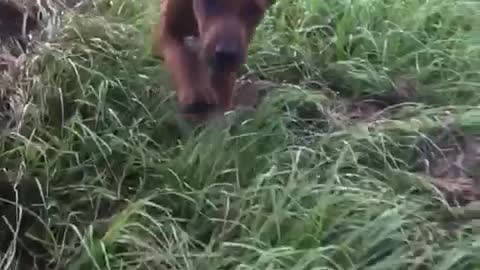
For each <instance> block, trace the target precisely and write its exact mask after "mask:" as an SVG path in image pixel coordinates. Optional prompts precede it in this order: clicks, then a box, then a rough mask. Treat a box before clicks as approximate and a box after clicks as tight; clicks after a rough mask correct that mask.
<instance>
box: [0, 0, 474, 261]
mask: <svg viewBox="0 0 480 270" xmlns="http://www.w3.org/2000/svg"><path fill="white" fill-rule="evenodd" d="M96 2H97V4H98V5H97V7H96V8H95V9H94V10H92V11H91V12H87V13H85V14H72V13H67V14H66V15H65V17H64V21H63V22H62V25H63V27H62V29H61V32H60V33H58V35H57V36H56V38H55V40H53V41H51V42H49V43H47V44H41V45H40V47H39V48H38V51H37V52H36V53H37V55H38V56H37V57H35V58H33V59H32V60H31V61H30V63H29V64H30V66H29V69H30V71H31V74H34V75H32V78H31V80H30V81H29V84H28V85H27V88H28V89H27V90H28V93H29V95H30V96H31V104H29V107H28V110H27V111H26V115H25V119H24V123H23V128H22V130H20V131H19V132H18V133H14V134H11V135H10V136H8V137H6V138H3V139H2V142H1V147H2V151H1V153H2V154H1V155H0V164H2V167H3V168H4V169H5V170H6V171H9V172H16V174H15V175H20V176H22V175H28V176H29V177H33V178H34V179H36V181H38V183H40V184H41V186H42V187H43V188H42V189H41V191H40V192H41V195H42V196H41V197H42V203H41V207H39V208H40V210H38V211H36V212H35V213H36V214H35V222H34V226H33V227H32V228H31V229H29V230H28V232H27V233H26V234H25V236H22V237H23V238H26V239H27V238H28V239H29V241H30V242H32V243H34V244H32V245H31V246H32V247H35V248H36V247H37V246H39V247H38V248H36V249H38V250H40V251H41V252H40V251H38V250H37V252H40V253H42V254H43V255H42V256H44V258H47V260H51V261H53V262H54V264H55V263H58V264H61V265H65V266H66V268H65V269H72V270H80V269H199V270H202V269H205V270H206V269H208V270H213V269H245V270H246V269H252V270H253V269H296V270H301V269H369V270H373V269H382V270H383V269H392V270H393V269H435V270H438V269H445V270H446V269H476V267H477V268H478V267H480V262H479V259H478V252H479V251H480V250H478V246H479V245H478V244H479V242H478V235H475V234H474V233H471V232H469V231H467V230H462V231H460V232H459V233H458V234H454V233H452V231H451V230H450V229H449V228H448V227H447V223H448V222H446V221H445V219H447V220H448V219H452V217H451V216H450V215H446V214H445V209H446V208H447V207H446V206H445V204H444V200H443V198H442V197H441V196H440V195H439V194H437V193H436V192H435V191H434V189H433V188H432V187H431V185H430V184H429V183H428V182H427V181H426V180H425V179H424V178H423V177H422V176H421V175H419V174H416V173H414V172H412V171H411V168H412V166H413V165H414V164H413V163H414V162H413V161H412V156H414V155H415V153H416V151H417V142H418V141H419V139H420V138H423V137H425V136H427V134H434V133H435V132H436V130H438V129H440V128H441V127H442V126H443V125H444V122H445V121H446V119H447V116H446V114H445V111H447V110H448V111H449V114H448V116H449V117H451V116H453V117H451V118H452V119H453V120H452V121H454V124H458V126H460V127H463V128H465V130H466V131H468V132H476V131H478V127H477V124H478V115H479V113H478V108H477V107H474V106H470V105H477V104H478V102H479V101H480V95H479V92H478V87H480V46H479V45H480V43H479V40H478V33H479V32H478V30H479V28H478V26H479V25H480V17H479V16H478V13H479V12H480V5H479V4H478V3H476V2H473V1H466V0H434V1H424V0H405V1H400V0H397V1H393V0H391V1H389V0H382V1H380V0H361V1H360V0H357V1H347V0H342V1H306V0H303V1H302V0H297V1H289V0H278V1H277V2H276V4H275V5H274V6H273V7H272V9H271V10H270V11H269V13H268V15H267V17H266V18H265V21H264V22H263V23H262V25H261V26H260V27H259V29H258V32H257V36H256V37H255V41H254V43H253V44H252V47H251V52H250V56H249V62H248V64H247V65H246V68H247V69H251V70H255V71H259V72H262V73H263V75H264V76H266V77H267V78H269V79H272V80H282V81H287V82H289V83H291V85H290V86H291V87H290V86H282V89H277V90H274V92H273V93H272V95H270V96H268V98H267V99H266V101H265V103H264V104H263V105H262V106H261V107H260V108H259V109H258V111H257V112H256V113H255V114H254V115H253V116H252V117H251V118H250V119H248V121H244V122H238V121H236V122H235V121H233V120H232V122H231V123H230V124H229V125H228V127H226V128H218V127H207V128H205V129H202V130H199V131H198V132H197V133H195V134H191V135H190V136H185V135H184V134H183V133H182V129H181V127H180V126H179V125H178V123H177V119H176V117H175V106H174V103H173V101H174V98H172V94H173V91H172V86H171V82H170V79H169V76H168V74H167V72H166V70H165V68H164V67H163V66H162V63H161V62H160V61H158V60H155V59H153V58H152V57H151V56H150V55H149V51H148V47H149V46H148V45H149V44H148V42H149V36H148V35H149V33H150V30H149V26H150V24H152V23H153V20H154V18H155V14H156V12H154V10H155V9H156V7H157V4H156V3H154V2H153V1H138V0H137V1H133V0H131V1H129V0H113V1H96ZM398 75H408V76H410V77H413V78H416V80H418V86H417V89H415V90H416V91H417V92H418V95H419V100H418V102H417V103H415V104H410V106H405V107H404V108H401V109H398V110H395V111H392V112H389V113H387V112H385V114H386V118H385V119H384V120H383V121H378V122H375V123H371V122H365V121H360V120H359V121H357V122H354V123H351V122H350V121H346V120H344V118H342V117H338V115H337V114H338V110H337V109H338V107H339V106H340V105H339V104H338V103H337V100H334V99H333V98H329V97H327V95H326V94H325V95H324V92H323V91H322V90H325V89H327V88H330V89H332V90H333V91H336V92H340V94H341V95H343V96H345V97H356V96H362V95H365V94H381V93H388V92H392V91H394V88H395V87H396V85H395V78H396V76H398ZM312 85H322V87H317V88H322V89H315V87H312ZM312 88H313V89H312ZM442 106H445V107H442ZM311 111H313V112H314V116H315V117H314V119H307V118H311V117H307V116H308V115H311V114H312V113H311ZM20 176H17V178H15V177H13V176H12V178H11V180H12V181H13V180H15V179H20V178H21V177H20ZM40 184H39V185H40ZM32 211H33V210H32ZM445 216H447V217H445ZM0 255H4V256H3V258H2V257H1V256H0V266H2V267H4V266H5V265H7V263H8V260H9V259H12V260H21V259H18V258H17V257H13V255H12V254H10V253H8V252H7V253H3V254H1V253H0ZM4 258H6V259H4ZM12 269H13V268H12Z"/></svg>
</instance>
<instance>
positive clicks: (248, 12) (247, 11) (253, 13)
mask: <svg viewBox="0 0 480 270" xmlns="http://www.w3.org/2000/svg"><path fill="white" fill-rule="evenodd" d="M262 13H263V10H262V8H260V7H259V6H258V5H257V4H255V3H249V4H248V5H246V6H245V8H244V9H243V11H242V14H243V16H244V17H245V18H248V19H249V21H251V22H252V23H256V22H257V21H258V20H260V17H262Z"/></svg>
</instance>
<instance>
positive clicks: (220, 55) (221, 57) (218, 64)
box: [213, 44, 240, 71]
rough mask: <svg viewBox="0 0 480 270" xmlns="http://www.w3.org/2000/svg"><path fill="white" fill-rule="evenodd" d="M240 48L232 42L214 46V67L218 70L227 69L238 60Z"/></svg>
mask: <svg viewBox="0 0 480 270" xmlns="http://www.w3.org/2000/svg"><path fill="white" fill-rule="evenodd" d="M239 55H240V49H239V48H238V47H237V46H235V45H232V44H229V45H226V44H225V45H218V46H216V47H215V55H214V61H213V62H214V68H215V69H216V70H219V71H222V70H223V71H229V70H231V69H233V68H234V67H235V65H236V64H237V62H238V60H239Z"/></svg>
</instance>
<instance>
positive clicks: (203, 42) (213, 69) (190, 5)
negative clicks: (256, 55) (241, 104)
mask: <svg viewBox="0 0 480 270" xmlns="http://www.w3.org/2000/svg"><path fill="white" fill-rule="evenodd" d="M271 4H272V3H271V0H161V15H160V21H159V22H158V23H157V24H156V25H155V26H154V28H153V33H152V35H153V42H152V53H153V55H154V56H156V57H159V58H162V59H163V60H164V61H165V64H166V66H167V68H168V69H169V70H170V72H171V74H172V75H173V81H174V84H175V87H176V94H177V101H178V103H179V104H180V107H181V108H187V107H189V106H190V107H191V108H192V106H193V107H195V106H196V107H197V108H196V111H195V110H194V109H193V111H191V112H190V113H188V112H186V114H190V116H193V117H194V118H195V119H197V120H204V118H205V116H206V115H208V113H211V112H213V111H221V112H225V111H228V110H230V109H232V107H233V106H232V96H233V88H234V84H235V80H236V77H237V72H238V70H239V68H240V67H241V65H242V64H243V63H244V62H245V59H246V56H247V51H248V46H249V43H250V41H251V39H252V37H253V35H254V33H255V29H256V27H257V26H258V24H259V23H260V22H261V20H262V18H263V16H264V13H265V12H266V10H267V9H268V8H269V7H270V5H271ZM187 37H194V38H195V39H197V40H198V41H199V45H200V46H199V47H200V49H199V50H198V51H195V50H192V49H191V48H189V47H188V46H186V44H185V38H187ZM224 51H226V52H227V53H228V52H231V51H233V52H235V53H234V54H228V55H227V56H232V57H230V58H228V57H227V56H225V54H223V55H222V54H220V53H219V52H224ZM219 55H220V56H219ZM221 56H224V57H223V58H222V57H221ZM233 56H235V57H233ZM220 60H225V61H220ZM212 63H215V64H214V65H213V64H212ZM225 63H227V64H225ZM227 67H228V68H227ZM200 107H202V108H200Z"/></svg>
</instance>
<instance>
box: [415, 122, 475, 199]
mask: <svg viewBox="0 0 480 270" xmlns="http://www.w3.org/2000/svg"><path fill="white" fill-rule="evenodd" d="M419 149H420V159H419V163H420V164H421V166H420V167H421V169H422V170H423V171H424V172H425V173H426V174H427V175H429V176H430V177H431V182H432V183H433V184H434V185H435V186H436V187H437V188H438V189H439V190H440V191H442V193H444V194H445V196H446V199H447V201H448V202H449V203H450V204H452V205H465V204H468V203H470V202H472V201H478V200H480V170H479V168H480V135H470V134H465V133H463V132H461V131H459V130H457V129H455V128H453V127H446V128H445V129H444V130H443V131H442V132H441V133H440V134H439V135H438V136H435V138H429V139H428V140H427V139H426V140H423V141H422V142H421V143H420V145H419Z"/></svg>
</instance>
